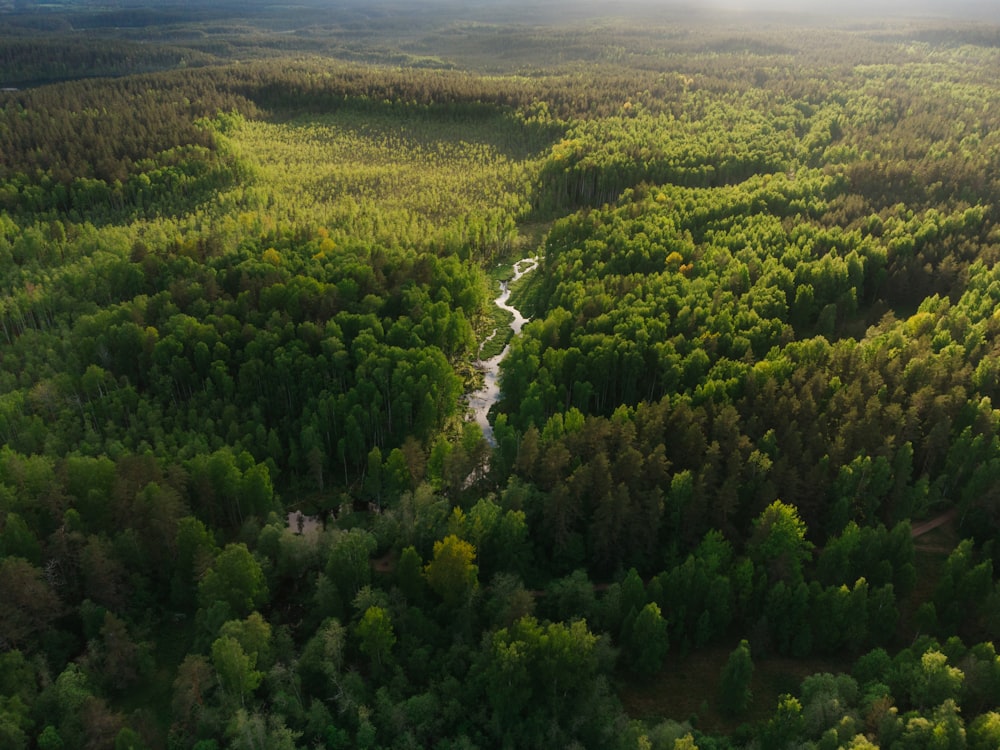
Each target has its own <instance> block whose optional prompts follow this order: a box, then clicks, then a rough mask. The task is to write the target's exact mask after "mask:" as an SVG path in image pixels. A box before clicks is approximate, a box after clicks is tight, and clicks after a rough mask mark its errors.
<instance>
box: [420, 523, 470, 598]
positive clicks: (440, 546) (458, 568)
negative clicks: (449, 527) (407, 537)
mask: <svg viewBox="0 0 1000 750" xmlns="http://www.w3.org/2000/svg"><path fill="white" fill-rule="evenodd" d="M475 560H476V548H475V547H473V546H472V545H471V544H470V543H469V542H467V541H465V540H464V539H459V538H458V537H457V536H455V535H454V534H450V535H448V536H446V537H445V538H444V539H441V540H440V541H437V542H434V557H433V559H432V560H431V561H430V562H429V563H427V565H425V566H424V576H425V577H426V578H427V584H428V585H429V586H430V587H431V588H432V589H433V590H434V591H436V592H437V593H438V594H439V595H440V596H441V598H442V599H444V602H445V604H447V605H448V606H457V605H459V604H461V603H462V602H463V601H465V600H466V599H467V598H468V596H469V595H470V594H471V593H472V592H473V591H475V589H476V587H477V586H478V585H479V579H478V576H479V567H478V566H477V565H476V564H475Z"/></svg>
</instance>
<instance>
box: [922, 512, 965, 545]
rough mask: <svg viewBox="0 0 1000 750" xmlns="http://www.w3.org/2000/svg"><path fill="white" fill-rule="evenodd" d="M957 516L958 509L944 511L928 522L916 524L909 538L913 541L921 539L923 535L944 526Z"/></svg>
mask: <svg viewBox="0 0 1000 750" xmlns="http://www.w3.org/2000/svg"><path fill="white" fill-rule="evenodd" d="M957 515H958V509H957V508H952V509H950V510H947V511H945V512H944V513H942V514H941V515H940V516H937V517H936V518H932V519H930V520H929V521H924V522H923V523H918V524H917V525H916V526H914V527H913V528H912V529H911V531H910V537H911V538H913V539H916V538H917V537H921V536H923V535H924V534H926V533H928V532H929V531H933V530H934V529H936V528H938V527H939V526H944V525H945V524H946V523H948V522H949V521H952V520H953V519H954V518H955V516H957Z"/></svg>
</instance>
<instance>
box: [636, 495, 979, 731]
mask: <svg viewBox="0 0 1000 750" xmlns="http://www.w3.org/2000/svg"><path fill="white" fill-rule="evenodd" d="M955 518H956V513H955V511H954V510H951V511H948V512H947V513H944V514H942V515H940V516H937V517H935V518H932V519H930V520H928V521H925V522H923V523H920V524H917V525H915V526H914V527H913V538H914V563H915V565H916V567H917V583H916V587H915V588H914V590H913V594H912V595H911V596H910V597H908V598H907V600H906V601H904V602H901V603H900V618H899V632H898V637H897V640H898V642H897V645H898V646H900V647H903V646H906V645H909V644H910V643H911V642H912V641H913V640H914V638H916V637H917V636H918V635H919V630H918V627H917V623H916V613H917V610H918V609H919V608H920V605H921V604H923V603H924V602H927V601H930V600H931V599H932V598H933V595H934V589H935V587H936V586H937V583H938V578H939V576H940V572H941V568H942V565H943V564H944V561H945V560H946V559H947V558H948V555H949V554H950V553H951V552H952V550H954V549H955V547H956V546H957V545H958V542H959V541H960V539H959V535H958V530H957V528H956V526H955ZM738 642H739V639H738V638H736V639H734V640H732V642H726V643H723V644H717V645H714V646H711V647H708V648H704V649H699V650H698V651H696V652H693V653H690V654H687V655H682V654H680V653H679V652H677V651H672V652H671V653H670V654H669V655H668V656H667V661H666V664H665V665H664V667H663V669H662V670H661V671H660V672H659V673H658V674H657V675H655V676H653V677H652V678H641V677H636V676H632V675H622V676H621V678H622V682H621V685H620V687H619V697H620V698H621V701H622V704H623V706H624V707H625V711H626V713H628V715H629V716H631V717H632V718H635V719H651V720H663V719H671V720H674V721H678V722H685V721H687V722H690V723H691V725H692V726H693V727H696V728H698V729H700V730H701V731H703V732H708V733H725V734H731V733H732V732H733V731H734V730H736V729H737V727H739V726H740V724H742V723H743V722H744V721H748V722H753V721H756V720H765V719H767V718H768V717H770V716H771V715H773V713H774V707H775V706H776V705H777V703H778V698H779V697H780V696H781V695H782V694H784V693H791V694H793V695H794V694H796V693H797V692H798V689H799V686H800V685H801V683H802V680H803V679H804V678H806V677H808V676H809V675H812V674H816V673H819V672H830V673H833V674H836V673H838V672H844V671H846V670H849V669H850V667H851V664H852V663H853V661H854V655H847V656H845V658H822V657H811V658H808V659H792V658H787V657H782V656H778V655H766V656H759V657H758V656H757V655H754V674H753V683H752V690H753V706H752V708H751V710H750V713H749V714H748V715H747V716H746V717H744V719H742V720H733V719H730V718H728V717H726V716H725V715H724V714H722V713H721V712H720V711H719V708H718V705H717V704H718V695H719V680H720V676H721V674H722V669H723V667H724V666H725V664H726V661H727V660H728V659H729V654H730V653H731V652H732V650H733V649H734V648H735V647H736V645H737V643H738Z"/></svg>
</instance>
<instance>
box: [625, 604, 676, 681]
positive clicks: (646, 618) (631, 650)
mask: <svg viewBox="0 0 1000 750" xmlns="http://www.w3.org/2000/svg"><path fill="white" fill-rule="evenodd" d="M626 639H627V642H626V644H625V649H626V653H627V654H628V662H629V665H630V666H631V668H632V669H633V670H634V671H636V672H639V673H640V674H646V675H653V674H656V673H657V672H659V671H660V669H661V668H662V667H663V660H664V659H665V658H666V657H667V650H668V649H669V648H670V639H669V636H668V635H667V621H666V620H664V619H663V615H662V614H661V612H660V607H659V605H657V604H656V603H655V602H650V603H649V604H647V605H646V606H644V607H643V608H642V609H641V610H639V614H638V615H636V617H635V620H634V622H633V623H632V628H631V632H629V633H628V634H627V635H626Z"/></svg>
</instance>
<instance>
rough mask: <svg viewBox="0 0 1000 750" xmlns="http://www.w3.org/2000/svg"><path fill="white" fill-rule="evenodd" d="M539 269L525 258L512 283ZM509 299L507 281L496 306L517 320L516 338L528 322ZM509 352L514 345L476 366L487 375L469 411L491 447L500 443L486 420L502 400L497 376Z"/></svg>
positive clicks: (471, 396) (535, 262) (514, 326)
mask: <svg viewBox="0 0 1000 750" xmlns="http://www.w3.org/2000/svg"><path fill="white" fill-rule="evenodd" d="M537 266H538V258H524V259H523V260H519V261H518V262H517V263H515V264H514V276H513V277H512V278H511V281H517V280H518V279H519V278H521V277H522V276H524V274H526V273H528V272H529V271H533V270H534V269H535V268H536V267H537ZM509 299H510V284H509V283H508V282H506V281H505V282H503V283H502V284H501V285H500V296H499V297H497V298H496V299H495V300H493V302H494V304H495V305H496V306H497V307H499V308H500V309H501V310H507V311H508V312H509V313H511V315H513V316H514V319H513V320H512V321H511V323H510V328H511V330H512V331H513V332H514V335H515V336H517V335H518V334H519V333H520V332H521V329H522V328H524V324H525V323H527V322H528V319H527V318H526V317H524V316H523V315H521V312H520V310H518V309H517V308H516V307H512V306H511V305H510V304H508V300H509ZM496 335H497V332H496V331H494V332H493V334H492V335H491V336H490V337H489V338H488V339H487V341H489V340H490V339H492V338H493V336H496ZM484 343H485V342H484ZM508 351H510V344H508V345H507V346H505V347H504V349H503V351H502V352H500V353H499V354H498V355H496V356H495V357H490V358H489V359H481V360H479V361H478V362H477V363H476V367H477V368H479V369H480V370H481V371H482V373H483V387H482V388H480V389H479V390H478V391H474V392H473V393H470V394H469V396H468V403H469V407H470V408H471V409H472V413H473V415H474V417H475V420H476V422H477V423H478V424H479V427H480V428H481V429H482V431H483V437H484V438H486V441H487V442H488V443H489V444H490V445H494V446H495V445H496V440H495V438H494V437H493V426H492V425H491V424H490V423H489V420H488V419H487V418H486V417H487V415H488V414H489V413H490V407H491V406H493V404H495V403H496V402H497V399H498V398H500V384H499V383H498V382H497V376H498V375H499V374H500V363H501V362H502V361H503V358H504V357H506V356H507V352H508Z"/></svg>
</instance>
